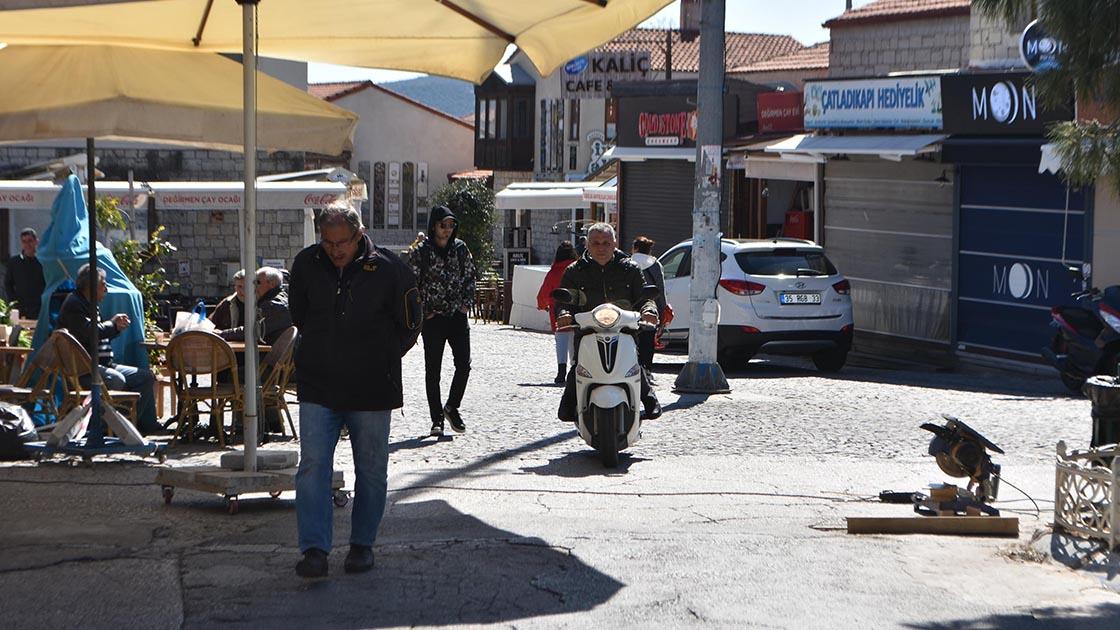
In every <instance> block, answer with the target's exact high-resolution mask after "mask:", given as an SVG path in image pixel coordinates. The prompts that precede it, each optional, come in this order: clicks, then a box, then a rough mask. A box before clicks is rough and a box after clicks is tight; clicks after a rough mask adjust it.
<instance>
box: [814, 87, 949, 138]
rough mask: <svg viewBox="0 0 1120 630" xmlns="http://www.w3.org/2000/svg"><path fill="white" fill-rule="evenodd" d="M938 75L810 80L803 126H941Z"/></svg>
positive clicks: (921, 127)
mask: <svg viewBox="0 0 1120 630" xmlns="http://www.w3.org/2000/svg"><path fill="white" fill-rule="evenodd" d="M941 114H942V112H941V78H940V77H896V78H890V79H859V80H850V81H845V80H837V81H811V82H809V83H807V84H806V86H805V128H806V129H941V125H942V116H941Z"/></svg>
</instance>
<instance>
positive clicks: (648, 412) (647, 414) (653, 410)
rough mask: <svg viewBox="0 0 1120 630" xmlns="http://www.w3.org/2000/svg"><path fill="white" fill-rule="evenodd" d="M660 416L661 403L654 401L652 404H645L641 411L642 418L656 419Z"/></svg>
mask: <svg viewBox="0 0 1120 630" xmlns="http://www.w3.org/2000/svg"><path fill="white" fill-rule="evenodd" d="M660 417H661V403H659V402H655V403H653V404H652V405H646V408H645V409H644V410H643V411H642V420H656V419H658V418H660Z"/></svg>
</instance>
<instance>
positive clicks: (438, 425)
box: [428, 418, 443, 437]
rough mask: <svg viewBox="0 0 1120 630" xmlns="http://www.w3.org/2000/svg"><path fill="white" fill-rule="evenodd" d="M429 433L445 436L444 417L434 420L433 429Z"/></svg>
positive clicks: (433, 435)
mask: <svg viewBox="0 0 1120 630" xmlns="http://www.w3.org/2000/svg"><path fill="white" fill-rule="evenodd" d="M428 435H430V436H432V437H443V419H442V418H441V419H439V420H433V421H432V430H431V432H430V433H428Z"/></svg>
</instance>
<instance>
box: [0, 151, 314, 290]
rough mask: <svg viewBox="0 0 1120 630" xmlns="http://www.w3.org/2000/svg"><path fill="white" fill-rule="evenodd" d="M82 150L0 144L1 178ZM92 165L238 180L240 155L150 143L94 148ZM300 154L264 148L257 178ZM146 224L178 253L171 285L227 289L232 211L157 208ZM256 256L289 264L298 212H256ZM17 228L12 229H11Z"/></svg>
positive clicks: (171, 177) (172, 177)
mask: <svg viewBox="0 0 1120 630" xmlns="http://www.w3.org/2000/svg"><path fill="white" fill-rule="evenodd" d="M84 150H85V148H84V146H82V147H81V148H77V147H76V146H52V147H28V146H8V147H0V178H2V177H3V173H11V172H13V171H16V170H18V169H21V168H23V167H26V166H28V165H31V164H35V163H38V162H45V161H49V160H54V159H59V158H62V157H65V156H68V155H73V154H74V153H78V152H82V151H84ZM97 156H98V157H99V162H98V167H97V168H98V170H100V171H102V172H103V173H105V179H107V180H111V181H125V180H127V179H128V170H129V169H132V170H133V179H134V181H137V182H143V181H241V180H242V179H243V177H244V160H243V158H242V156H241V155H240V154H238V153H230V152H226V151H208V150H178V149H156V148H109V147H107V148H104V149H102V148H98V149H97ZM303 168H304V154H303V153H287V152H276V153H265V152H260V153H258V155H257V172H258V174H259V175H268V174H272V173H284V172H291V171H300V170H303ZM157 214H158V216H157V217H155V219H156V221H152V220H151V219H152V218H153V217H149V221H148V224H149V225H150V226H151V227H153V228H154V227H155V226H156V225H161V224H162V225H164V226H165V227H166V228H167V230H166V232H165V236H164V238H166V239H167V240H168V241H170V242H171V243H172V244H173V245H175V246H176V247H177V248H178V251H177V252H176V253H175V254H173V255H172V256H171V257H169V259H168V260H165V261H164V267H165V268H166V269H167V271H168V275H169V276H170V277H171V279H173V280H175V281H177V282H179V283H180V285H181V286H180V287H179V288H178V289H177V290H176V291H177V292H179V293H183V294H185V295H189V296H197V297H215V296H220V295H225V294H228V293H229V292H230V279H229V277H228V275H227V274H226V271H225V268H224V267H223V265H222V263H224V262H229V263H238V262H239V261H240V248H239V243H240V241H239V237H238V215H239V213H238V212H236V211H224V212H223V211H213V212H211V211H206V210H178V211H157ZM257 225H258V233H257V255H258V257H260V258H278V259H282V260H284V261H285V264H286V265H290V264H291V261H292V258H294V257H295V254H296V253H297V252H299V250H300V249H301V248H302V247H303V244H304V239H305V235H304V230H305V227H304V211H303V210H302V209H291V210H258V211H257ZM16 229H18V228H16ZM180 262H186V263H188V264H189V272H188V273H187V275H184V276H180V275H179V272H180V269H179V263H180Z"/></svg>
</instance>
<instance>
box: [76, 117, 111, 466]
mask: <svg viewBox="0 0 1120 630" xmlns="http://www.w3.org/2000/svg"><path fill="white" fill-rule="evenodd" d="M96 173H97V165H96V163H95V161H94V146H93V138H86V207H87V208H88V209H89V284H88V286H87V287H86V289H87V290H88V291H89V303H90V308H91V309H92V310H93V313H92V315H91V317H90V322H91V325H92V326H93V334H92V335H90V338H89V348H88V350H89V359H90V361H89V362H90V370H89V371H90V377H89V379H90V386H89V390H90V393H89V399H90V416H89V426H90V427H92V428H94V429H95V431H94V432H93V433H91V434H90V435H89V436H88V439H87V440H86V446H87V447H89V446H101V445H102V444H103V443H104V439H105V426H104V425H103V424H102V422H101V370H99V369H98V367H99V366H100V364H101V363H100V361H99V359H100V358H101V357H100V356H98V353H97V347H98V341H99V340H98V337H99V336H100V335H99V334H98V330H99V329H98V326H97V324H98V323H99V322H100V321H101V320H100V319H98V314H97V301H98V300H97V298H98V295H97V293H98V287H100V278H101V277H100V276H99V275H98V273H97V191H96V190H95V188H94V183H93V182H94V180H95V179H97V177H96ZM79 290H80V289H79Z"/></svg>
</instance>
